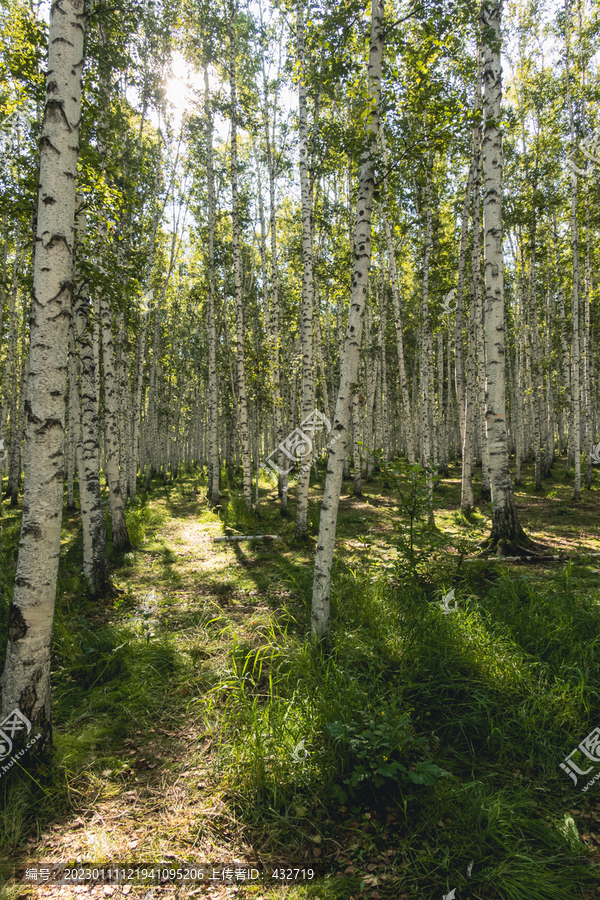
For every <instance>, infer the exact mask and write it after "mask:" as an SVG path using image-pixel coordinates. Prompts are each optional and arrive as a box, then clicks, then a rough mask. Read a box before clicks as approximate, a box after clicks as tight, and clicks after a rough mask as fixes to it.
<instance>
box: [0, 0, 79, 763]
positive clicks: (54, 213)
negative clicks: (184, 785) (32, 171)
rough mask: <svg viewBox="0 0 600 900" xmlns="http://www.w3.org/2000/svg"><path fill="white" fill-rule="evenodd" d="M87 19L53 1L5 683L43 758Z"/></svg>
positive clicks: (70, 2) (8, 706) (6, 704)
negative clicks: (22, 474)
mask: <svg viewBox="0 0 600 900" xmlns="http://www.w3.org/2000/svg"><path fill="white" fill-rule="evenodd" d="M87 18H88V12H87V5H86V3H84V0H60V2H59V0H55V2H54V3H53V4H52V7H51V10H50V24H49V35H48V63H47V76H46V102H45V109H44V118H43V124H42V137H41V141H40V150H39V194H38V205H37V230H36V244H35V255H34V270H33V301H32V305H31V318H30V354H29V378H28V385H27V403H26V427H25V454H24V457H25V481H24V496H23V518H22V523H21V536H20V542H19V557H18V562H17V574H16V579H15V588H14V593H13V598H12V601H11V604H10V608H9V612H8V645H7V652H6V663H5V667H4V672H3V674H2V679H1V682H0V684H1V690H2V718H4V717H6V716H8V715H9V713H11V712H12V711H13V710H15V709H18V710H19V711H20V712H21V713H22V714H23V715H25V716H26V717H27V719H29V721H30V722H31V723H32V725H33V726H34V729H36V730H37V731H39V732H41V734H42V737H41V739H40V740H39V741H38V742H37V744H36V753H37V754H41V753H44V752H48V751H49V750H50V747H51V743H52V722H51V711H50V662H51V652H52V623H53V618H54V603H55V598H56V582H57V576H58V561H59V555H60V536H61V535H60V532H61V521H62V505H63V482H64V476H65V392H66V383H67V350H68V335H69V322H70V315H71V302H72V291H73V249H74V241H75V227H74V220H75V185H76V176H77V155H78V150H79V130H80V125H81V75H82V69H83V64H84V37H85V30H86V25H87ZM24 741H25V732H16V733H15V735H14V738H13V749H20V748H21V747H22V746H24Z"/></svg>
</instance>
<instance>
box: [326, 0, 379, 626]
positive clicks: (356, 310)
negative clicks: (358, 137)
mask: <svg viewBox="0 0 600 900" xmlns="http://www.w3.org/2000/svg"><path fill="white" fill-rule="evenodd" d="M384 8H385V4H384V0H371V33H370V41H369V68H368V76H369V82H368V83H369V95H370V96H369V100H370V115H369V118H368V120H367V126H366V131H367V135H366V136H367V138H370V140H369V141H368V144H367V146H366V148H365V150H364V152H363V155H362V159H361V166H360V174H359V182H358V197H357V203H356V224H355V228H354V235H355V240H354V268H353V274H352V287H351V295H350V311H349V314H348V327H347V330H346V340H345V344H344V355H343V359H342V371H341V376H340V386H339V390H338V396H337V402H336V408H335V415H334V425H333V432H332V433H333V435H334V437H335V438H337V440H336V443H335V444H333V446H332V447H331V449H330V452H329V460H328V465H327V479H326V482H325V491H324V495H323V506H322V508H321V518H320V522H319V538H318V543H317V554H316V558H315V569H314V580H313V597H312V610H311V631H312V636H313V639H314V640H315V641H318V642H323V643H327V642H328V640H329V635H330V593H331V564H332V562H333V553H334V547H335V533H336V526H337V511H338V506H339V501H340V491H341V487H342V475H343V468H344V457H345V455H346V454H347V443H348V425H349V419H350V408H351V406H352V403H351V398H352V385H353V384H354V383H355V382H356V377H357V373H358V364H359V360H360V344H361V336H362V327H363V319H364V315H365V304H366V298H367V284H368V279H369V271H370V268H371V217H372V211H373V193H374V188H375V178H374V163H375V158H376V154H377V135H378V133H379V127H380V119H379V97H380V92H381V72H382V62H383V43H384V30H383V15H384Z"/></svg>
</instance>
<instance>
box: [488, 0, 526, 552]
mask: <svg viewBox="0 0 600 900" xmlns="http://www.w3.org/2000/svg"><path fill="white" fill-rule="evenodd" d="M500 11H501V0H491V2H489V0H484V2H483V5H482V7H481V25H482V36H483V43H484V48H485V51H484V52H485V67H484V96H483V111H484V122H485V126H484V136H483V179H484V190H483V231H484V260H485V339H486V360H487V393H486V424H487V437H488V449H489V466H490V483H491V492H492V532H491V535H490V537H489V539H488V540H487V541H486V542H484V545H483V546H484V547H485V549H488V550H489V549H496V548H497V549H498V550H499V552H500V553H502V552H503V551H504V550H506V551H508V552H507V553H504V555H509V556H514V555H518V552H519V551H521V552H522V551H523V550H524V549H528V550H530V549H533V547H534V545H533V542H532V541H531V540H530V539H529V538H528V537H527V536H526V535H525V533H524V531H523V529H522V528H521V525H520V523H519V517H518V513H517V508H516V504H515V498H514V493H513V487H512V482H511V477H510V468H509V462H508V446H507V434H506V396H505V375H506V373H505V356H504V331H505V323H504V256H503V246H502V132H501V131H500V127H499V120H500V104H501V99H502V74H501V73H502V69H501V63H500V47H501V42H502V39H501V35H500V15H501V12H500Z"/></svg>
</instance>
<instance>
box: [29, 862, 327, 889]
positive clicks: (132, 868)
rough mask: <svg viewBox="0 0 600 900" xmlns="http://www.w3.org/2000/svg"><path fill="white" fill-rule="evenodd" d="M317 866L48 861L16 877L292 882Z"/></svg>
mask: <svg viewBox="0 0 600 900" xmlns="http://www.w3.org/2000/svg"><path fill="white" fill-rule="evenodd" d="M316 877H317V872H316V869H314V868H311V869H307V868H306V867H302V866H289V865H286V866H280V867H277V868H275V867H274V866H269V867H265V866H264V865H262V864H261V865H259V864H256V865H251V864H248V863H244V864H240V863H230V864H227V865H222V864H216V863H215V864H212V863H210V864H204V863H198V864H196V863H176V864H173V863H169V864H168V865H167V864H161V865H159V864H154V865H153V864H151V863H130V864H118V865H117V864H115V863H109V864H107V865H101V864H95V863H83V864H82V863H80V864H78V865H76V864H74V863H73V864H67V863H60V864H56V863H46V864H39V865H37V866H29V867H22V868H19V869H16V870H15V873H14V880H15V881H17V882H20V883H24V884H126V883H140V884H167V883H169V882H207V883H208V882H213V883H215V882H220V883H221V884H223V883H225V884H235V883H236V882H237V883H242V882H255V883H265V882H271V883H272V882H275V881H277V882H291V881H312V879H313V878H316Z"/></svg>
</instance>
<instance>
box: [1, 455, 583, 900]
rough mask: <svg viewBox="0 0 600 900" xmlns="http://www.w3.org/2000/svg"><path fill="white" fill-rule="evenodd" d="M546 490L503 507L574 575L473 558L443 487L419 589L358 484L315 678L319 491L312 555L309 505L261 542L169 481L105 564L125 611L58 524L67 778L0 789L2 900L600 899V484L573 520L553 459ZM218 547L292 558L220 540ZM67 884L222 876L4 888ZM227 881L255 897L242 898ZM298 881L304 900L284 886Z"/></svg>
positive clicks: (29, 776) (396, 524) (375, 495)
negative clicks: (85, 571)
mask: <svg viewBox="0 0 600 900" xmlns="http://www.w3.org/2000/svg"><path fill="white" fill-rule="evenodd" d="M532 475H533V473H532V470H531V468H530V467H529V466H526V467H524V470H523V486H522V487H520V488H516V495H517V502H518V506H519V510H520V516H521V522H522V524H523V525H524V527H525V528H526V530H527V532H528V534H530V535H531V536H532V537H533V538H534V539H535V540H536V541H538V542H540V543H544V544H546V545H547V546H548V547H549V548H550V549H551V553H556V554H558V553H560V554H561V559H560V560H558V561H557V562H552V563H548V562H544V563H542V564H536V565H532V564H527V563H520V564H518V565H515V564H513V563H502V562H498V561H496V560H491V561H485V560H476V561H474V560H472V559H469V557H474V556H475V554H476V552H477V549H478V543H479V542H480V541H481V540H482V539H483V538H484V537H485V536H486V535H487V533H488V532H489V525H490V511H491V510H490V506H489V504H485V503H479V504H478V507H477V510H476V511H475V513H474V515H473V516H472V518H471V521H470V522H466V521H465V520H464V519H463V517H462V516H461V515H460V512H459V500H460V469H459V468H458V467H451V469H450V477H448V478H443V479H442V481H441V482H440V485H439V490H438V491H436V494H435V521H436V526H437V527H436V530H435V531H429V530H428V529H427V528H426V527H425V525H424V523H420V524H419V525H418V534H417V558H416V573H415V574H414V575H413V574H411V572H410V570H409V567H408V566H407V564H406V554H405V552H404V550H403V549H402V548H403V545H404V541H403V538H404V537H405V536H406V528H407V522H406V520H405V518H403V517H402V515H401V514H400V512H399V509H398V502H397V498H396V497H395V496H394V495H393V493H392V492H391V491H390V489H388V488H386V487H385V486H384V485H383V483H382V480H381V478H375V479H374V480H373V481H372V482H371V483H369V484H363V496H362V497H361V498H358V497H354V496H353V493H352V492H353V483H352V482H347V483H345V485H344V495H343V499H342V502H341V505H340V514H339V527H338V541H337V544H336V557H335V563H334V573H333V589H332V619H333V626H334V628H333V648H332V650H331V653H330V654H329V655H326V656H324V655H321V654H319V653H317V652H314V651H313V650H312V649H311V647H310V643H309V641H308V636H309V631H310V595H311V587H312V566H313V560H314V553H315V544H316V532H317V523H318V516H319V509H320V502H319V501H320V497H321V496H322V487H323V483H324V476H323V475H321V481H320V484H314V485H313V486H312V487H311V494H310V538H309V540H308V541H307V542H304V543H298V542H296V541H295V540H294V538H293V531H294V512H295V505H294V503H293V495H294V492H292V496H291V497H290V516H289V518H287V519H282V518H281V517H280V515H279V512H278V508H277V497H276V491H275V490H274V488H273V485H271V486H269V485H268V483H267V482H266V481H265V482H264V484H262V490H261V514H262V515H261V518H260V519H255V518H254V517H252V516H250V515H249V514H248V513H247V512H246V511H245V507H244V504H243V502H242V494H241V485H240V484H239V482H238V483H236V484H235V485H234V486H233V487H229V486H228V485H227V479H226V478H224V491H223V500H222V506H221V508H220V509H219V510H217V511H210V510H209V509H208V506H207V502H206V499H205V493H206V476H201V475H199V474H198V473H195V474H186V475H184V476H183V477H182V478H180V479H178V480H176V481H174V482H173V483H172V484H169V485H166V486H164V485H163V484H162V482H159V481H158V480H157V481H156V482H155V483H154V485H153V489H152V491H151V493H150V494H148V495H146V494H141V495H139V496H138V498H137V499H136V500H135V501H134V502H133V503H132V504H130V506H129V507H128V511H127V519H128V526H129V529H130V535H131V538H132V541H133V543H134V546H135V550H134V551H133V552H130V553H121V554H115V555H114V557H113V559H112V564H113V580H114V583H115V584H116V586H117V587H118V588H120V590H121V593H119V595H118V596H117V598H116V599H114V598H113V599H111V600H106V601H102V602H100V603H96V604H93V603H91V602H90V601H89V600H87V599H86V597H85V590H84V583H83V578H82V575H81V550H80V545H81V522H80V517H79V516H78V514H77V513H76V512H68V511H66V512H65V516H64V519H63V555H62V559H61V569H60V578H59V591H58V597H57V610H56V619H55V630H54V668H53V717H54V729H55V731H54V740H55V746H56V754H55V759H54V764H53V766H52V767H49V766H47V767H44V766H38V768H37V769H34V770H32V771H29V772H26V771H25V770H23V771H22V773H20V774H18V775H17V776H15V777H12V778H10V779H7V778H0V800H1V803H2V810H1V811H0V877H4V879H5V884H4V886H3V887H1V888H0V896H1V897H2V898H6V900H17V898H28V897H32V896H37V897H44V898H45V897H48V898H54V897H57V898H59V897H60V898H71V897H76V896H77V897H78V896H80V895H82V896H90V897H109V896H115V897H118V896H121V895H123V896H127V897H129V898H144V900H154V898H157V900H158V898H159V897H162V896H165V897H171V896H172V897H196V896H198V897H200V896H208V897H214V898H221V897H235V898H254V900H260V898H264V900H270V898H279V897H281V896H282V895H283V894H284V893H285V894H286V895H287V896H288V897H289V898H290V900H300V898H306V900H350V898H354V900H359V898H361V900H363V898H364V900H367V898H369V900H413V898H414V900H416V898H424V900H443V898H446V897H448V898H454V897H456V900H467V898H472V900H478V898H479V900H488V898H499V900H575V898H585V900H588V898H593V897H600V873H599V871H598V867H599V865H600V785H594V786H593V787H591V788H590V789H589V791H588V792H587V793H582V792H581V787H582V786H583V785H584V784H585V783H586V778H585V777H584V778H580V779H579V784H578V786H577V787H576V786H574V785H573V783H572V781H571V780H570V779H569V777H568V776H567V775H566V774H565V773H564V772H563V771H562V770H561V769H560V768H559V764H560V763H561V762H562V761H563V760H564V759H565V757H566V756H567V755H569V754H570V753H571V752H572V751H573V750H574V749H575V748H576V747H577V745H578V744H579V743H580V742H581V741H583V739H584V738H585V737H586V735H588V733H590V732H592V730H593V729H595V728H596V727H597V726H600V589H599V585H600V579H599V575H600V556H598V557H597V558H596V557H593V556H592V557H589V558H585V557H583V556H582V554H583V553H598V554H600V532H599V530H598V524H599V522H600V517H599V511H598V501H597V497H598V487H599V481H600V479H599V475H598V473H596V472H595V473H594V483H593V488H594V490H592V491H591V492H582V498H583V499H582V500H581V502H578V503H575V502H572V500H571V496H572V481H571V480H565V478H564V460H559V461H558V462H557V463H556V466H555V467H554V475H555V477H554V478H553V479H548V480H545V481H544V483H543V490H542V492H540V493H536V492H535V490H534V489H533V487H532ZM195 491H199V493H195ZM477 493H478V486H477V484H476V495H477ZM2 525H3V528H2V545H3V571H2V577H3V581H4V595H5V604H4V606H2V607H1V608H0V648H1V652H2V653H3V650H4V646H5V643H6V618H7V608H8V603H9V602H10V595H11V592H12V582H13V580H14V572H15V566H16V557H17V545H18V535H19V525H20V508H17V509H13V510H11V509H10V508H8V507H6V506H5V508H4V511H3V518H2ZM224 533H231V534H235V533H242V534H246V533H256V534H262V533H267V534H278V535H279V536H281V538H282V540H281V542H277V543H275V542H273V543H262V542H243V543H234V544H223V543H217V544H215V543H213V538H214V537H215V536H217V535H221V534H224ZM463 557H464V558H463ZM451 588H453V589H454V591H455V595H454V606H453V607H447V608H446V609H444V608H443V605H442V597H444V596H447V592H448V591H450V589H451ZM2 664H3V660H2V659H0V668H1V666H2ZM580 765H581V760H580ZM587 777H589V778H591V777H592V774H590V775H589V776H587ZM60 862H62V863H72V864H76V863H77V862H78V863H80V865H79V866H78V868H85V869H87V868H91V866H90V863H94V865H95V867H97V868H102V867H107V866H108V865H111V866H113V867H117V866H118V867H119V868H120V869H122V868H124V867H127V868H131V867H133V868H136V867H137V866H140V867H142V866H143V867H146V868H148V869H150V868H152V866H157V865H158V864H160V867H161V869H165V868H176V867H179V868H181V866H182V865H184V864H185V865H190V864H203V865H205V866H209V865H210V867H211V868H210V872H211V874H212V872H213V869H214V871H215V872H216V873H217V877H216V879H210V880H207V879H206V878H205V881H204V882H192V883H182V882H176V883H172V884H165V885H160V886H159V885H157V884H154V885H152V884H151V883H146V884H140V883H127V884H120V885H114V884H89V883H88V884H77V885H64V886H62V885H61V886H59V885H50V884H43V885H42V884H37V885H36V884H33V883H31V884H30V883H24V882H22V881H20V882H14V881H11V880H10V879H8V876H9V875H10V874H11V869H12V867H13V866H17V867H19V869H20V871H24V869H25V868H26V867H27V868H29V869H31V868H33V867H38V868H39V867H41V866H42V865H44V864H46V865H50V864H56V863H60ZM225 866H230V867H231V866H236V867H237V868H238V869H239V872H243V871H244V867H248V868H254V869H256V870H257V871H258V870H260V871H261V872H262V871H264V872H266V877H265V879H264V880H262V881H261V882H260V883H256V884H248V883H246V880H240V879H241V876H240V875H239V873H238V876H237V878H236V877H235V875H234V878H233V880H230V881H229V882H228V881H227V879H226V878H225V880H223V878H222V874H223V873H222V870H223V868H224V867H225ZM282 869H284V870H285V873H284V874H285V876H286V877H281V876H282V872H281V870H282ZM292 869H298V870H300V872H299V877H300V879H301V880H300V881H298V882H288V874H289V871H290V870H292ZM273 871H276V872H277V874H278V876H279V877H273V875H272V873H273ZM233 872H235V869H232V873H233ZM309 872H312V873H313V877H311V876H310V875H309ZM226 874H228V873H226ZM7 879H8V880H7Z"/></svg>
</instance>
